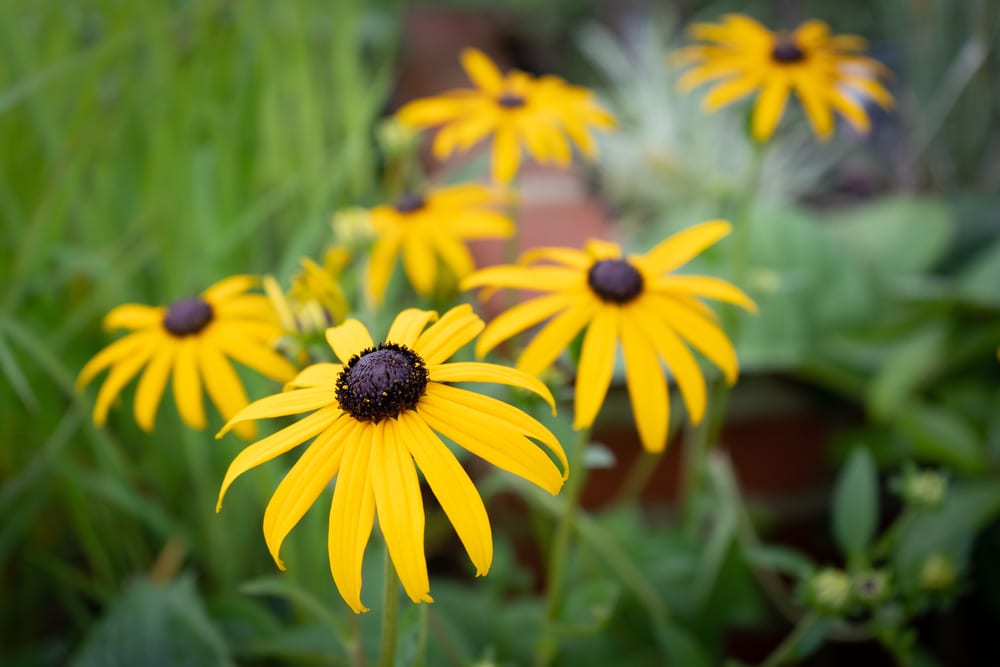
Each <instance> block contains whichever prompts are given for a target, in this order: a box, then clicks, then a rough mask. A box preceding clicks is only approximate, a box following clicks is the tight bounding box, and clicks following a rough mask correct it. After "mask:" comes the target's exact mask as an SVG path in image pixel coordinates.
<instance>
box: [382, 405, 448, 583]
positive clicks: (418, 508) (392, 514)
mask: <svg viewBox="0 0 1000 667" xmlns="http://www.w3.org/2000/svg"><path fill="white" fill-rule="evenodd" d="M369 428H370V430H372V432H373V434H372V444H371V448H372V455H371V473H370V475H371V480H372V490H373V491H374V492H375V512H376V514H378V525H379V528H381V529H382V536H383V537H384V538H385V544H386V546H387V547H388V549H389V556H390V557H391V558H392V564H393V566H394V567H395V568H396V572H397V573H398V574H399V580H400V582H401V583H402V584H403V589H404V590H405V591H406V594H407V595H408V596H409V598H410V599H411V600H413V601H414V602H431V601H432V600H431V597H430V586H431V585H430V580H429V579H428V577H427V558H426V556H425V555H424V504H423V500H422V499H421V497H420V481H419V480H418V479H417V469H416V467H414V465H413V459H412V458H411V457H410V453H409V451H408V450H407V449H406V445H405V444H404V442H405V440H406V436H405V435H403V434H401V433H399V432H398V422H397V421H396V420H395V419H387V420H384V421H381V422H379V423H378V424H375V425H374V426H371V427H369Z"/></svg>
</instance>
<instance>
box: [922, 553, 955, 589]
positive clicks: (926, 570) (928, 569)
mask: <svg viewBox="0 0 1000 667" xmlns="http://www.w3.org/2000/svg"><path fill="white" fill-rule="evenodd" d="M956 579H957V573H956V572H955V564H954V563H953V562H952V560H951V558H950V557H948V556H947V555H945V554H940V553H937V554H933V555H931V556H928V557H927V560H925V561H924V564H923V566H922V567H921V568H920V587H921V588H923V589H924V590H926V591H931V592H935V593H940V592H943V591H946V590H948V589H949V588H951V587H952V586H954V585H955V580H956Z"/></svg>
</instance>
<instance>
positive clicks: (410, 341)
mask: <svg viewBox="0 0 1000 667" xmlns="http://www.w3.org/2000/svg"><path fill="white" fill-rule="evenodd" d="M437 317H438V314H437V313H435V312H434V311H433V310H420V309H418V308H407V309H406V310H404V311H402V312H400V313H399V315H396V319H394V320H393V321H392V326H391V327H389V333H388V334H387V335H386V337H385V339H386V340H387V341H389V342H391V343H396V344H397V345H405V346H406V347H408V348H411V349H412V348H413V346H414V344H415V343H416V342H417V337H418V336H419V335H420V332H422V331H423V330H424V327H426V326H427V323H428V322H433V321H435V320H437Z"/></svg>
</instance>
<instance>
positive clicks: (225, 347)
mask: <svg viewBox="0 0 1000 667" xmlns="http://www.w3.org/2000/svg"><path fill="white" fill-rule="evenodd" d="M243 326H245V325H244V324H243V323H237V322H217V323H215V324H213V326H211V327H210V328H209V329H208V330H207V331H206V332H205V338H206V342H205V344H209V345H214V346H216V347H218V349H219V350H221V351H222V352H223V353H225V354H227V355H228V356H230V357H232V358H233V359H235V360H236V361H238V362H240V363H241V364H243V365H244V366H246V367H247V368H252V369H253V370H255V371H257V372H258V373H260V374H261V375H263V376H265V377H269V378H271V379H272V380H277V381H279V382H288V381H289V380H291V379H292V378H293V377H295V374H296V373H297V371H296V369H295V366H293V365H292V364H291V362H289V361H288V360H287V359H285V358H284V357H283V356H281V355H280V354H278V353H277V352H275V351H274V350H272V349H271V348H270V347H267V346H265V345H261V344H260V343H258V342H257V341H255V340H253V339H252V338H250V337H249V336H248V335H247V334H246V333H245V332H244V331H242V330H241V327H243Z"/></svg>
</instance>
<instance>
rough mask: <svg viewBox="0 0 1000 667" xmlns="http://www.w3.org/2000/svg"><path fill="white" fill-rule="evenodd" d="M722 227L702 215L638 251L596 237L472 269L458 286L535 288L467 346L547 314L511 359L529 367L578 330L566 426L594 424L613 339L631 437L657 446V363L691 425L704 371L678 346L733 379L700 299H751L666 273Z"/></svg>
mask: <svg viewBox="0 0 1000 667" xmlns="http://www.w3.org/2000/svg"><path fill="white" fill-rule="evenodd" d="M729 231H730V226H729V223H727V222H723V221H713V222H705V223H702V224H700V225H696V226H694V227H691V228H690V229H687V230H685V231H683V232H680V233H679V234H675V235H674V236H671V237H670V238H668V239H667V240H665V241H663V242H662V243H660V244H659V245H658V246H656V247H655V248H653V249H652V250H651V251H650V252H649V253H647V254H645V255H632V256H628V257H623V256H622V252H621V249H620V248H619V247H618V246H617V245H615V244H613V243H608V242H605V241H594V240H592V241H590V242H589V243H588V244H587V246H586V249H585V250H584V251H580V250H574V249H572V248H538V249H535V250H530V251H528V252H527V253H525V254H524V255H523V256H522V258H521V262H522V265H517V266H493V267H489V268H486V269H483V270H481V271H477V272H476V273H474V274H472V275H471V276H469V277H468V278H466V279H465V280H464V281H462V287H463V289H473V288H477V287H487V288H498V287H507V288H511V289H524V290H532V291H538V292H543V293H544V294H543V295H542V296H538V297H535V298H533V299H530V300H528V301H526V302H524V303H522V304H519V305H517V306H514V307H513V308H511V309H510V310H508V311H506V312H505V313H503V314H501V315H499V316H498V317H496V318H495V319H494V320H493V321H492V322H490V324H489V325H488V326H487V327H486V329H485V331H483V335H482V336H480V337H479V340H478V341H477V342H476V354H477V355H479V356H482V355H485V354H486V353H487V352H489V351H490V350H491V349H493V348H494V347H496V346H497V345H498V344H499V343H501V342H502V341H504V340H506V339H508V338H510V337H511V336H514V335H516V334H517V333H519V332H521V331H524V330H525V329H527V328H529V327H531V326H534V325H536V324H538V323H540V322H542V321H543V320H546V319H548V318H550V317H551V318H552V319H551V321H549V322H548V323H547V324H546V325H545V326H543V327H542V328H541V330H540V331H539V332H538V334H537V335H536V336H535V337H534V339H533V340H532V341H531V342H530V343H529V344H528V346H527V347H525V349H524V351H523V352H522V353H521V356H520V358H519V359H518V362H517V367H518V368H519V369H521V370H523V371H525V372H527V373H531V374H533V375H537V374H538V373H540V372H541V371H542V370H544V369H545V368H547V367H548V366H550V365H551V364H552V362H554V361H555V360H556V358H557V357H558V356H559V355H560V354H561V353H562V351H563V350H565V349H566V348H567V347H568V346H569V344H570V343H571V342H572V341H573V339H574V338H575V337H576V335H577V334H578V333H580V331H581V330H583V329H584V328H586V333H585V334H584V336H583V347H582V349H581V353H580V365H579V369H578V371H577V376H576V383H575V388H576V390H575V396H574V402H575V404H574V413H575V414H574V417H573V428H577V429H580V428H587V427H589V426H590V425H591V424H593V422H594V419H595V418H596V417H597V413H598V411H599V410H600V409H601V405H602V404H603V402H604V397H605V395H606V394H607V390H608V386H609V385H610V383H611V376H612V372H613V371H614V363H615V355H616V351H617V347H618V341H621V345H622V351H623V352H624V358H625V377H626V383H627V385H628V391H629V396H630V397H631V400H632V412H633V413H634V415H635V421H636V425H637V427H638V430H639V438H640V440H641V441H642V445H643V447H644V448H645V449H646V450H648V451H650V452H659V451H662V450H663V449H664V447H666V444H667V427H668V424H669V422H670V402H669V400H668V398H667V384H666V379H665V377H664V373H663V369H662V367H661V365H660V361H662V362H664V363H665V364H666V365H667V367H668V368H669V369H670V371H671V374H672V375H673V377H674V380H675V381H676V382H677V385H678V387H679V388H680V392H681V396H682V397H683V399H684V404H685V405H686V406H687V411H688V416H689V417H690V419H691V421H692V422H694V423H698V422H699V421H701V418H702V416H703V415H704V412H705V401H706V392H705V379H704V377H703V376H702V373H701V369H700V368H699V367H698V362H697V361H695V358H694V356H693V355H692V354H691V352H690V350H688V347H687V345H691V346H692V347H694V348H695V349H696V350H698V351H699V352H701V353H702V354H704V355H705V356H706V357H707V358H708V359H709V360H711V361H712V362H713V363H714V364H715V365H716V366H718V367H719V368H721V369H722V371H723V373H724V374H725V377H726V380H728V381H729V382H730V383H733V382H735V381H736V375H737V360H736V352H735V351H734V349H733V346H732V344H731V343H730V342H729V339H728V338H726V335H725V333H723V331H722V329H720V328H719V326H718V325H717V324H716V322H715V318H714V315H713V314H712V311H711V310H709V309H708V308H707V307H706V306H705V305H704V304H703V303H702V302H701V301H699V298H710V299H718V300H720V301H725V302H728V303H734V304H737V305H740V306H742V307H744V308H746V309H748V310H756V306H755V305H754V303H753V302H752V301H751V300H750V299H749V298H748V297H747V296H746V295H745V294H744V293H743V292H741V291H740V290H739V289H737V288H736V287H734V286H733V285H731V284H729V283H727V282H725V281H723V280H719V279H718V278H711V277H705V276H690V275H669V274H670V272H671V271H673V270H674V269H676V268H678V267H680V266H681V265H682V264H684V263H686V262H687V261H688V260H690V259H691V258H692V257H694V256H696V255H697V254H698V253H699V252H701V251H702V250H704V249H705V248H707V247H708V246H710V245H712V244H713V243H715V242H716V241H718V240H719V239H720V238H722V237H723V236H725V235H726V234H728V233H729ZM538 262H550V263H552V264H547V265H546V264H538ZM523 264H528V265H527V266H525V265H523ZM553 264H554V265H553ZM685 343H686V344H687V345H686V344H685Z"/></svg>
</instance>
